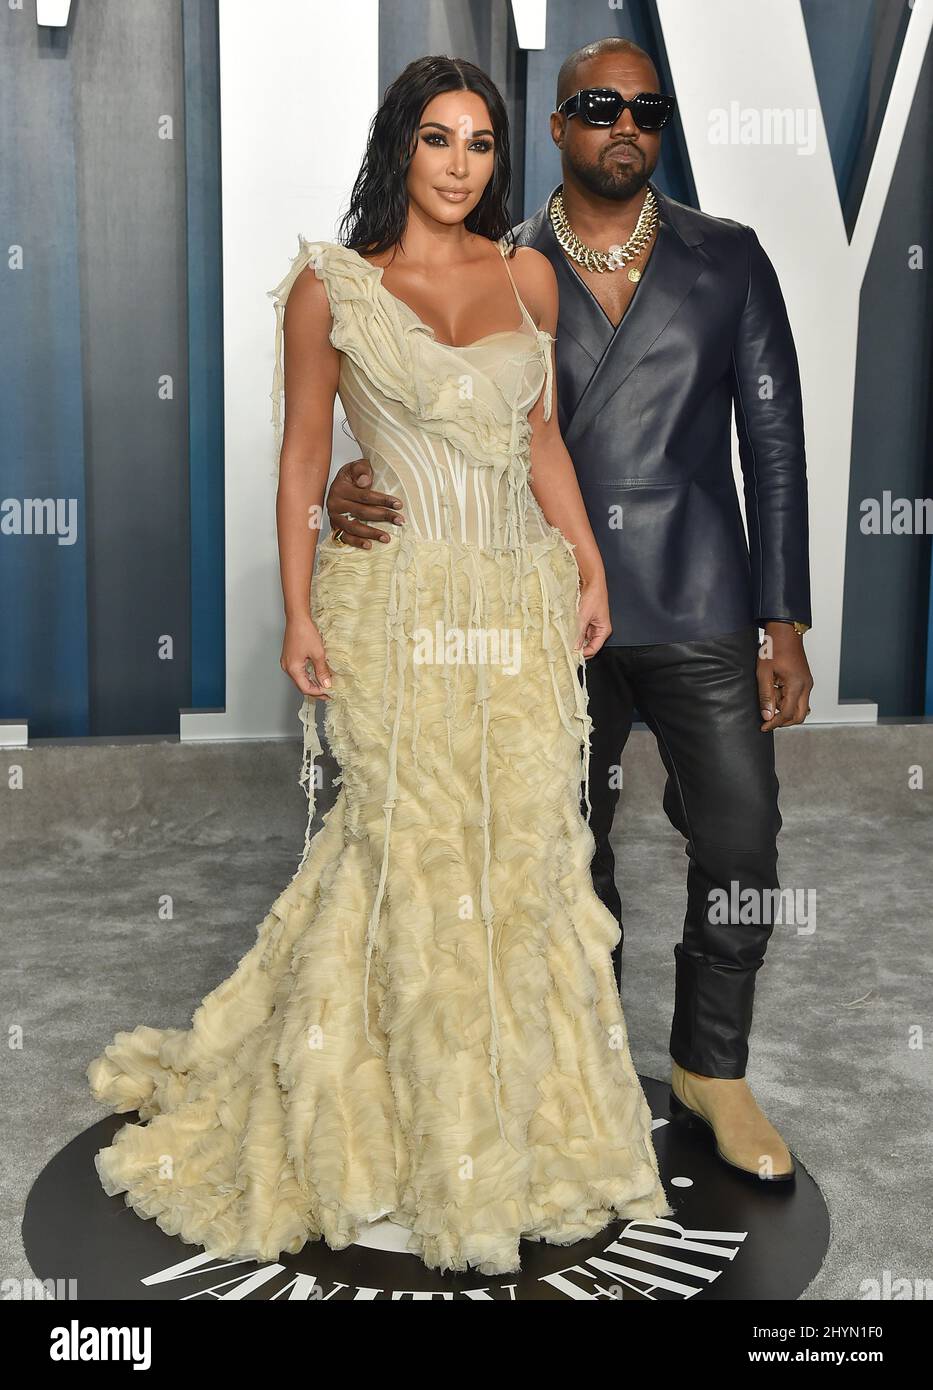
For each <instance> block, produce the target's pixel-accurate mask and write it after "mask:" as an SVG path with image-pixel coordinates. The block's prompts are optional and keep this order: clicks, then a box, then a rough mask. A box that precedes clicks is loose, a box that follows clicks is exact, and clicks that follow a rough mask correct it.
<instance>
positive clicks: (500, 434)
mask: <svg viewBox="0 0 933 1390" xmlns="http://www.w3.org/2000/svg"><path fill="white" fill-rule="evenodd" d="M298 242H299V250H298V252H297V254H296V255H295V256H294V258H293V259H292V262H291V265H290V267H289V270H288V273H287V274H286V275H285V277H284V278H283V279H282V280H281V281H280V282H279V284H278V285H276V287H275V288H274V289H272V290H269V291H268V293H269V295H270V297H271V298H272V299H273V301H274V305H275V312H276V332H275V367H274V371H273V385H272V392H271V399H272V424H273V429H274V436H275V445H276V459H278V455H279V453H280V452H281V446H282V436H283V418H282V406H283V397H284V382H285V375H284V363H283V354H284V346H283V345H284V321H285V305H286V303H287V300H288V296H289V293H290V292H291V288H292V286H293V285H294V283H295V281H296V279H297V278H298V276H299V275H300V274H301V272H302V271H303V270H304V269H305V268H306V267H308V266H310V267H311V268H312V269H313V270H314V272H315V274H316V275H317V277H318V278H319V279H320V280H323V281H324V284H325V286H326V289H327V295H328V299H329V302H330V307H331V313H332V317H333V326H332V329H331V333H330V341H331V343H332V344H333V346H334V347H335V348H336V349H337V350H338V351H339V352H342V353H344V354H345V355H346V356H347V357H349V358H350V359H351V360H352V361H354V362H355V363H356V364H357V365H358V366H359V367H360V368H361V369H362V370H363V371H364V372H365V373H366V376H367V378H368V379H369V380H370V381H372V382H373V384H374V385H375V386H376V388H377V389H378V390H379V391H382V392H384V393H385V395H387V396H389V397H391V398H392V399H393V400H397V401H400V402H401V403H402V404H403V405H404V406H405V407H406V409H407V410H410V411H411V412H412V414H413V415H415V416H417V418H418V421H419V423H420V424H421V426H422V428H424V429H425V430H428V431H430V432H433V433H436V434H439V435H442V436H443V437H444V438H446V439H449V440H450V442H451V443H452V444H453V445H454V446H455V447H456V448H462V449H463V450H464V451H465V452H466V453H468V454H469V455H470V457H471V458H472V459H474V460H476V461H479V462H485V463H486V464H487V465H488V466H489V467H496V466H497V465H498V466H499V467H500V468H507V467H509V466H512V465H513V464H514V461H515V459H516V458H517V457H524V456H526V455H527V451H528V448H529V446H530V442H531V426H530V425H529V423H528V419H527V411H528V409H529V407H530V406H531V405H533V404H534V402H535V400H536V399H537V398H538V396H539V395H540V394H541V391H542V388H543V389H544V411H545V419H550V414H551V407H552V384H553V362H552V352H551V345H552V344H553V341H554V340H553V338H552V337H551V335H550V334H549V333H547V332H545V331H544V330H543V329H539V330H538V331H537V334H536V335H534V336H533V338H532V341H533V342H534V347H533V349H532V350H531V352H529V350H528V349H527V348H523V349H522V351H521V352H516V355H515V359H514V362H515V367H514V370H512V371H509V370H506V371H505V372H504V373H503V375H502V376H501V377H500V378H499V379H498V380H497V382H496V383H495V385H496V389H495V390H494V391H491V392H489V393H488V394H478V393H475V392H473V393H466V392H464V390H463V379H464V377H465V376H469V375H470V374H471V373H472V371H473V367H472V363H471V362H470V359H469V346H468V347H467V348H465V349H457V348H452V347H450V346H448V345H447V344H445V343H439V342H438V341H437V339H436V335H435V333H434V330H433V329H432V328H431V327H430V326H429V325H428V324H426V323H422V322H421V321H420V320H419V319H418V317H417V315H416V314H415V313H414V311H413V310H411V309H410V308H409V307H408V306H407V305H406V304H404V303H403V302H402V301H401V300H399V299H397V298H396V297H395V296H394V295H392V294H391V293H390V292H389V291H388V290H386V289H385V288H384V286H383V284H382V270H381V268H380V267H379V266H374V265H370V264H369V262H367V261H366V260H365V259H364V258H363V257H362V256H361V255H360V254H359V253H358V252H357V251H354V250H351V249H350V248H349V247H346V246H342V245H341V244H340V243H339V242H332V241H307V240H306V239H305V238H304V237H303V236H301V235H300V234H299V237H298ZM502 249H503V248H501V247H500V250H502ZM503 254H504V252H503ZM516 336H519V335H518V334H516ZM522 336H524V335H522ZM529 336H532V335H529ZM529 358H530V359H531V360H532V361H533V362H534V366H535V368H536V370H535V371H533V372H531V373H530V374H529V372H528V370H527V369H528V365H529ZM529 375H530V389H523V387H525V385H526V383H527V382H528V378H529ZM516 415H517V417H518V418H517V423H516Z"/></svg>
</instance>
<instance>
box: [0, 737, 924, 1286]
mask: <svg viewBox="0 0 933 1390" xmlns="http://www.w3.org/2000/svg"><path fill="white" fill-rule="evenodd" d="M777 747H778V771H779V775H780V779H781V785H782V799H781V809H782V814H783V816H784V829H783V831H782V834H781V837H780V841H779V847H780V851H781V859H780V871H781V881H782V884H783V885H784V886H787V887H794V888H798V889H804V890H812V891H813V893H814V895H815V907H816V913H815V930H813V931H812V932H808V933H801V932H798V930H797V928H796V927H795V926H784V925H778V926H777V927H775V930H774V935H773V937H772V940H771V945H770V947H769V951H768V957H767V961H766V964H765V967H764V969H763V970H762V971H761V972H760V974H759V976H758V992H757V996H756V1008H755V1025H754V1029H753V1032H752V1039H751V1060H750V1064H749V1071H748V1077H749V1081H750V1083H751V1085H752V1087H753V1089H754V1091H755V1094H756V1095H757V1097H758V1099H759V1101H760V1103H761V1105H762V1107H763V1108H764V1109H765V1111H766V1112H767V1113H768V1115H769V1116H770V1117H771V1119H772V1120H773V1121H774V1123H775V1124H776V1125H777V1127H778V1128H779V1130H780V1131H781V1132H782V1134H783V1135H784V1137H785V1139H786V1140H787V1142H788V1143H789V1145H790V1146H791V1148H792V1149H793V1150H794V1151H795V1152H796V1153H797V1154H798V1155H799V1156H800V1158H801V1159H802V1160H803V1162H804V1163H805V1164H806V1166H807V1168H808V1169H809V1170H810V1172H811V1173H812V1174H813V1175H814V1177H815V1178H816V1180H817V1181H818V1182H819V1184H820V1186H821V1188H822V1190H823V1192H824V1194H825V1197H826V1200H827V1203H828V1205H829V1209H830V1216H831V1222H832V1240H831V1245H830V1249H829V1253H828V1255H827V1258H826V1260H825V1262H824V1264H823V1267H822V1269H821V1270H820V1272H819V1274H818V1275H817V1277H816V1279H815V1280H814V1282H813V1283H812V1285H811V1286H810V1288H809V1290H808V1291H807V1292H806V1293H805V1294H804V1295H803V1297H804V1298H808V1299H831V1298H839V1299H858V1298H860V1297H864V1286H863V1281H865V1280H878V1281H881V1280H882V1279H883V1278H884V1277H885V1272H886V1271H887V1272H888V1275H889V1277H890V1278H891V1279H892V1280H893V1279H905V1278H906V1279H910V1280H912V1281H913V1280H920V1279H923V1278H924V1277H928V1276H929V1275H930V1273H931V1270H930V1239H929V1231H930V1225H931V1220H930V1217H931V1205H933V1203H931V1199H930V1196H929V1193H928V1187H929V1184H928V1181H927V1179H928V1175H929V1166H930V1161H929V1155H930V1116H931V1105H930V1099H931V1090H933V1077H931V1072H930V1067H929V1063H928V1061H927V1060H926V1053H925V1050H924V1049H923V1048H922V1047H918V1046H917V1043H916V1041H914V1042H913V1045H912V1039H916V1038H917V1037H918V1036H919V1033H918V1030H923V1035H925V1034H926V1033H929V1034H930V1036H931V1037H933V1021H931V1018H930V997H931V992H930V981H931V955H933V948H931V931H930V917H931V911H930V899H929V878H928V873H929V863H930V848H931V840H933V836H931V827H933V784H931V786H930V788H929V790H911V789H910V788H909V784H908V783H909V774H910V768H911V767H912V766H917V765H919V766H920V767H925V768H926V769H927V772H928V776H930V777H933V724H929V723H919V724H916V725H906V726H905V725H887V726H885V725H882V726H880V727H878V728H856V727H847V728H836V729H831V728H819V727H813V728H804V729H794V730H787V731H785V732H784V733H778V735H777ZM925 755H926V756H925ZM298 756H299V755H298V747H297V743H296V742H294V741H289V742H287V743H282V742H276V743H238V744H219V745H214V744H212V745H206V744H201V745H192V744H185V745H181V744H179V743H177V742H170V741H150V742H144V743H137V742H128V741H127V742H116V743H114V742H110V741H107V740H100V741H90V742H86V741H85V742H81V743H75V744H63V743H61V742H54V743H49V744H41V743H40V744H39V745H38V746H36V747H34V748H32V749H30V750H22V751H19V750H10V749H7V750H4V752H3V754H2V766H3V768H4V769H8V768H13V767H15V766H17V765H21V766H22V768H23V776H24V786H23V789H22V790H6V793H5V795H4V797H3V798H2V799H0V844H2V846H3V855H2V868H0V888H2V897H0V902H2V921H3V957H2V963H0V980H2V999H3V1017H4V1027H5V1029H6V1030H7V1032H8V1034H9V1035H10V1036H11V1037H12V1039H13V1043H14V1044H15V1041H16V1036H17V1035H16V1033H15V1031H14V1030H16V1029H18V1028H21V1029H22V1038H23V1041H22V1047H21V1048H19V1047H17V1046H15V1045H8V1048H7V1050H6V1053H5V1063H4V1067H3V1072H2V1085H3V1089H2V1097H0V1119H2V1124H3V1133H4V1136H5V1142H4V1151H5V1161H4V1163H3V1165H2V1166H0V1223H2V1224H0V1259H2V1265H3V1268H4V1270H5V1272H6V1275H7V1277H12V1278H21V1279H28V1278H29V1277H30V1270H29V1268H28V1266H27V1264H26V1260H25V1255H24V1253H23V1248H22V1241H21V1238H20V1223H21V1219H22V1212H23V1206H24V1203H25V1200H26V1196H27V1194H28V1192H29V1189H30V1187H31V1186H32V1183H33V1182H34V1180H35V1178H36V1176H37V1174H38V1173H39V1171H40V1170H41V1169H42V1167H43V1166H44V1165H45V1163H46V1162H47V1161H48V1160H49V1159H50V1158H51V1157H52V1156H53V1155H54V1154H55V1153H56V1152H57V1151H58V1150H59V1149H61V1148H62V1147H63V1146H64V1145H65V1144H66V1143H67V1142H68V1141H69V1140H70V1139H71V1138H73V1137H74V1135H76V1134H77V1133H79V1132H80V1131H81V1130H83V1129H85V1128H87V1127H88V1126H89V1125H91V1124H93V1123H94V1122H95V1121H96V1120H98V1119H100V1118H101V1117H102V1115H103V1114H104V1113H105V1112H104V1110H103V1108H102V1107H101V1106H99V1105H97V1104H96V1103H95V1102H94V1100H93V1099H92V1098H91V1096H90V1093H89V1091H88V1089H87V1083H86V1080H85V1076H84V1069H85V1067H86V1065H87V1063H88V1061H89V1060H90V1059H91V1057H93V1056H95V1055H96V1054H97V1053H98V1052H99V1051H100V1050H101V1049H102V1047H103V1046H104V1045H105V1044H106V1043H107V1042H109V1041H110V1039H111V1038H112V1036H113V1034H114V1033H115V1032H116V1031H117V1030H118V1029H121V1028H131V1027H134V1026H135V1025H136V1024H138V1023H148V1024H151V1025H153V1026H156V1027H168V1026H176V1027H187V1026H188V1023H189V1020H190V1017H191V1013H192V1011H193V1009H194V1007H195V1006H196V1005H197V1003H198V1002H199V1001H200V999H201V998H202V997H203V996H204V995H205V994H206V993H207V992H208V991H209V990H210V989H212V988H213V987H214V985H215V984H217V983H219V981H220V980H221V979H223V978H224V977H225V976H226V975H228V974H229V973H230V972H231V970H232V969H233V967H234V966H235V964H236V962H237V961H238V960H239V958H240V957H241V956H242V955H243V954H244V952H245V951H246V950H248V949H249V947H250V946H251V945H252V944H253V942H254V940H255V932H256V927H257V925H258V924H259V922H260V921H261V920H262V918H263V917H264V915H265V913H266V911H267V910H268V907H269V905H270V904H271V902H272V901H273V899H274V898H275V897H276V896H277V895H278V893H279V892H280V890H281V889H282V888H283V887H284V886H285V884H286V882H287V881H288V879H289V878H290V877H291V875H292V874H293V873H294V870H295V868H296V866H297V862H298V858H299V856H300V852H301V845H302V841H303V836H304V805H305V803H304V796H303V792H302V790H301V789H300V788H299V787H298V785H297V772H298ZM327 766H330V769H331V771H334V770H335V769H334V768H333V765H332V764H325V790H324V792H322V793H321V795H320V797H319V801H320V803H321V807H322V809H326V807H327V805H329V804H330V799H331V798H332V797H333V795H334V792H333V791H331V790H330V787H329V782H330V776H329V775H328V772H327ZM8 778H9V774H8V773H7V774H6V775H5V776H4V779H3V782H4V786H5V787H6V785H7V782H8ZM624 778H625V787H624V791H623V808H624V809H623V811H622V814H621V816H620V818H619V819H618V820H617V823H616V830H617V835H616V844H617V852H618V856H619V861H620V874H619V879H620V886H621V887H622V891H623V896H624V904H625V959H626V966H625V970H626V974H625V981H624V990H623V1001H624V1006H625V1013H626V1019H627V1022H628V1027H629V1034H630V1043H631V1048H632V1053H633V1056H634V1058H635V1063H636V1066H637V1067H638V1070H639V1071H640V1072H641V1073H642V1074H643V1075H646V1076H654V1077H660V1078H662V1079H665V1080H667V1079H668V1078H669V1076H670V1059H669V1054H668V1050H667V1045H668V1038H669V1029H670V1015H671V1006H672V1000H673V945H674V942H675V940H677V939H678V937H679V933H680V925H681V923H682V921H683V911H684V874H685V870H686V859H685V858H684V853H683V842H682V840H681V839H680V838H679V836H678V835H677V833H676V831H674V830H673V829H672V827H671V826H670V825H669V824H668V822H667V820H666V819H665V817H664V815H663V812H662V811H661V809H660V805H661V789H662V785H663V776H662V769H661V766H660V763H659V760H658V758H657V754H656V751H655V748H654V743H653V740H652V739H651V737H650V735H649V734H648V733H647V732H645V731H644V730H637V731H636V732H635V733H634V734H633V736H632V740H631V743H630V746H629V749H628V751H627V753H626V760H625V768H624ZM166 895H167V896H168V897H170V899H171V902H172V915H171V916H170V917H167V918H166V915H165V913H164V912H160V904H161V903H162V902H164V900H165V897H166Z"/></svg>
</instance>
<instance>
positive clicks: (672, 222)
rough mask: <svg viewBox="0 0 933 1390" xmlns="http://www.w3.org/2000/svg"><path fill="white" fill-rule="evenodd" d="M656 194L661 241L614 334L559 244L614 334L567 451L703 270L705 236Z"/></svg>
mask: <svg viewBox="0 0 933 1390" xmlns="http://www.w3.org/2000/svg"><path fill="white" fill-rule="evenodd" d="M652 187H654V186H653V185H652ZM654 192H655V194H656V195H657V198H658V203H659V226H658V239H657V242H656V244H655V247H654V250H653V251H652V253H651V258H650V259H649V261H648V265H647V268H646V270H645V276H644V279H643V281H642V283H641V284H640V285H639V287H638V291H637V293H636V295H635V297H634V299H633V300H632V302H631V304H630V305H629V307H628V310H627V312H626V314H625V317H624V318H623V319H622V322H621V323H620V324H619V326H618V328H617V329H615V331H614V332H613V329H612V325H611V324H610V323H609V320H608V319H606V316H605V314H604V313H603V311H602V309H600V308H599V305H598V304H596V303H595V299H594V297H593V295H592V294H591V293H590V291H589V290H588V289H587V287H586V286H585V285H584V284H583V282H582V280H581V279H580V277H579V276H578V275H577V273H576V271H575V270H573V269H572V267H571V266H570V265H569V263H568V262H567V258H566V257H565V256H564V253H563V251H561V249H560V247H559V246H557V242H556V238H554V242H555V246H556V248H557V252H558V254H559V255H560V256H561V259H562V260H563V261H564V264H565V272H566V273H569V274H570V275H571V276H572V277H573V279H574V280H575V281H576V283H577V285H578V286H579V289H580V291H581V293H582V294H583V295H585V296H586V298H587V299H589V300H591V301H592V302H593V304H594V305H595V309H596V312H597V313H598V314H600V316H601V317H602V318H603V320H604V321H605V323H606V326H607V329H608V331H609V333H610V334H611V337H610V339H609V342H608V344H607V346H606V349H605V351H604V352H603V353H602V356H601V358H600V359H599V362H598V365H597V367H596V369H595V371H594V372H593V374H592V376H591V377H590V379H589V382H588V383H587V386H586V389H585V390H584V392H583V394H582V395H581V397H580V400H579V401H578V403H577V408H576V410H575V412H574V414H573V417H572V419H570V421H569V422H568V425H567V430H566V432H565V435H564V439H565V443H566V444H567V446H568V447H570V445H571V444H573V443H574V442H575V441H576V440H578V439H579V438H580V437H581V435H582V434H583V433H584V431H585V430H586V429H587V427H588V426H589V424H590V423H591V422H592V421H593V420H594V419H595V417H596V415H597V414H598V413H599V411H600V410H602V409H603V407H604V406H605V405H606V402H607V401H608V400H609V399H610V397H611V396H613V395H614V394H615V392H616V391H618V389H619V387H620V386H621V385H622V384H623V382H625V381H626V380H627V378H628V377H629V376H630V375H631V373H632V372H633V371H634V370H635V368H636V367H637V366H638V363H639V362H640V361H641V359H642V357H644V355H645V353H646V352H647V351H648V349H649V348H650V347H651V345H652V343H653V342H654V341H655V339H656V338H657V337H658V336H659V335H660V334H661V333H663V331H664V329H665V328H666V327H667V325H668V324H669V323H670V321H671V319H672V318H673V317H674V315H675V314H676V312H677V310H678V309H679V308H680V306H681V304H682V303H683V302H684V300H685V299H686V297H687V295H688V294H689V293H690V291H691V290H692V288H693V286H694V284H695V282H696V280H697V277H698V276H699V274H700V271H701V270H702V268H703V262H702V259H701V257H700V256H699V255H698V254H697V252H696V251H695V250H694V245H696V244H697V243H698V242H700V241H702V235H700V234H698V233H697V232H696V231H695V230H693V229H691V228H687V227H683V226H682V223H681V219H680V218H679V217H678V215H677V205H674V206H672V205H671V203H670V201H669V199H667V198H666V197H665V196H664V194H662V193H661V192H660V191H659V190H658V189H656V188H655V189H654ZM552 235H553V233H552ZM559 283H560V286H561V308H560V325H559V328H558V332H560V330H561V329H562V328H563V319H564V300H563V287H564V280H561V281H560V282H559ZM578 298H579V296H577V295H575V296H574V297H573V300H572V301H571V302H574V301H575V300H577V299H578ZM572 322H573V321H572ZM571 331H572V329H571Z"/></svg>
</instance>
